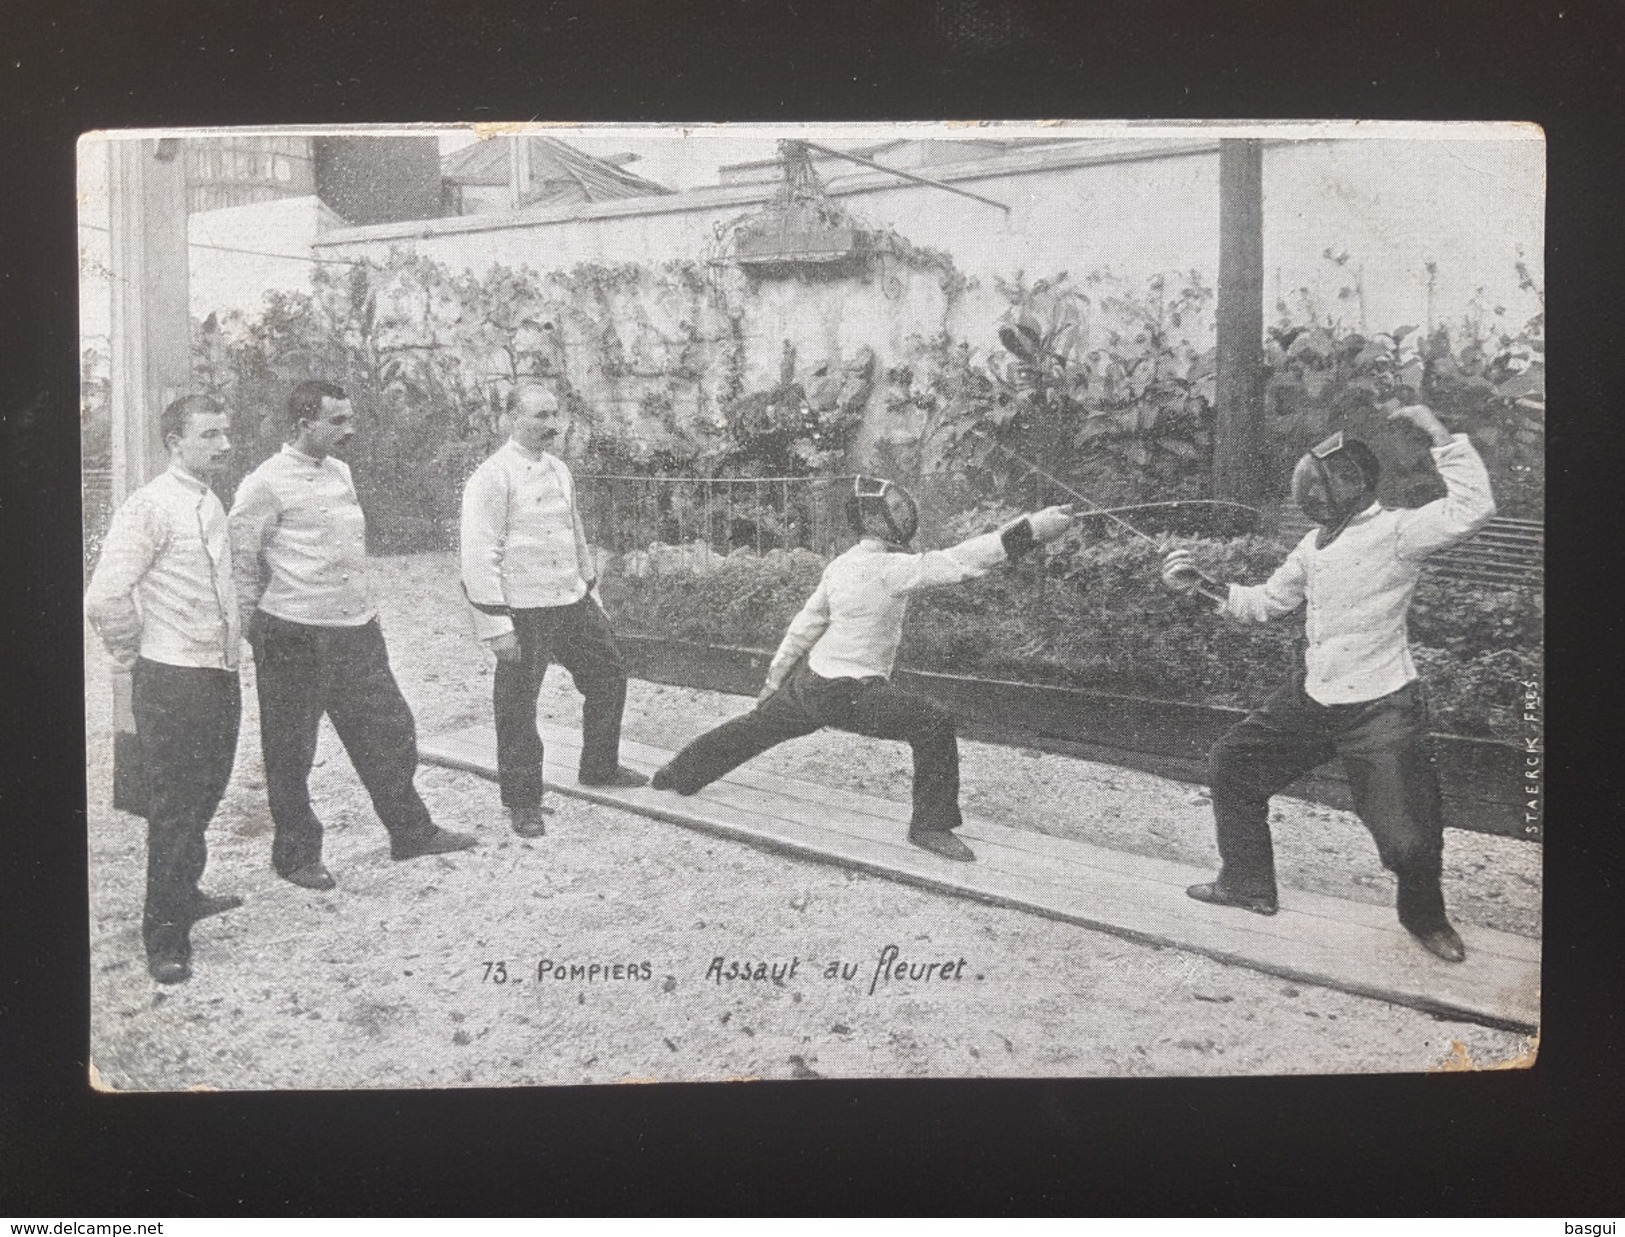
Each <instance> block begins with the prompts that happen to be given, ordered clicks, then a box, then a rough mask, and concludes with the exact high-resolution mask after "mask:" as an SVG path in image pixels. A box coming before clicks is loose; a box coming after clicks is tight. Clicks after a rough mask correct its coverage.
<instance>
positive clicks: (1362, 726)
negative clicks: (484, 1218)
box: [1162, 404, 1495, 962]
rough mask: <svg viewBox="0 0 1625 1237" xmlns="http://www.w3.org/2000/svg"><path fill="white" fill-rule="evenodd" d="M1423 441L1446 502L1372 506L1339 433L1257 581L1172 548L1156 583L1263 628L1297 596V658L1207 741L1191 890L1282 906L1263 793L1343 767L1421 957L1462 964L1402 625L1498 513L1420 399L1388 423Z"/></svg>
mask: <svg viewBox="0 0 1625 1237" xmlns="http://www.w3.org/2000/svg"><path fill="white" fill-rule="evenodd" d="M1389 419H1390V420H1393V421H1405V422H1409V423H1410V424H1412V425H1414V426H1416V427H1417V428H1419V429H1421V430H1422V431H1423V432H1424V433H1426V434H1427V435H1428V437H1429V438H1431V439H1432V440H1433V459H1434V462H1435V464H1436V465H1437V466H1438V469H1439V475H1440V476H1441V477H1442V478H1443V479H1444V483H1445V491H1446V492H1445V496H1444V497H1443V498H1441V499H1439V500H1438V501H1436V502H1431V503H1429V504H1427V506H1425V507H1420V508H1417V509H1415V510H1399V511H1388V510H1384V509H1383V507H1382V506H1381V505H1379V504H1378V503H1377V501H1376V495H1377V474H1378V468H1377V457H1376V455H1375V454H1374V453H1373V452H1372V451H1371V449H1370V448H1369V447H1367V446H1366V445H1365V444H1364V443H1363V442H1360V441H1359V440H1357V439H1353V438H1348V437H1345V436H1344V435H1343V434H1341V433H1337V434H1333V435H1332V436H1331V437H1330V438H1328V439H1327V440H1326V441H1325V442H1323V443H1321V444H1320V445H1319V446H1318V447H1316V448H1315V449H1314V450H1312V451H1310V452H1309V453H1308V454H1307V455H1305V456H1304V457H1303V458H1302V459H1301V460H1299V461H1298V466H1297V468H1296V470H1294V472H1293V474H1292V496H1293V498H1294V499H1295V500H1296V501H1297V503H1298V506H1299V507H1300V508H1301V509H1302V511H1303V513H1304V514H1305V515H1306V516H1308V517H1309V518H1310V519H1311V520H1313V521H1314V522H1315V523H1316V524H1317V525H1319V527H1318V528H1316V529H1315V531H1313V532H1311V533H1309V534H1308V535H1307V536H1305V537H1304V539H1303V540H1302V541H1300V542H1299V543H1298V544H1297V546H1296V547H1295V548H1294V549H1293V551H1292V553H1291V554H1289V555H1287V559H1286V562H1284V563H1282V564H1281V566H1280V567H1279V568H1277V569H1276V571H1275V574H1274V575H1272V576H1271V577H1270V578H1269V579H1268V580H1267V581H1266V582H1265V583H1263V584H1259V585H1252V586H1245V585H1240V584H1232V585H1230V586H1229V588H1228V590H1225V589H1223V588H1222V587H1221V586H1220V585H1218V584H1217V583H1215V582H1214V581H1213V580H1210V579H1208V578H1207V577H1206V576H1204V575H1203V574H1202V573H1201V572H1200V571H1199V570H1198V569H1197V567H1196V565H1195V563H1194V562H1193V561H1192V559H1191V555H1190V551H1188V550H1175V551H1174V552H1173V553H1172V554H1170V555H1168V557H1167V560H1166V561H1165V562H1164V564H1163V568H1162V578H1163V581H1164V582H1165V583H1166V584H1167V585H1168V586H1169V587H1170V588H1173V589H1175V590H1176V591H1179V592H1187V593H1188V592H1201V593H1202V594H1203V595H1205V596H1209V597H1211V598H1212V599H1213V600H1214V601H1215V602H1217V603H1218V608H1219V611H1220V613H1223V614H1228V615H1229V616H1230V617H1231V618H1236V619H1245V620H1252V621H1254V622H1260V623H1262V622H1267V621H1268V620H1270V619H1273V618H1278V617H1280V616H1281V615H1283V614H1288V613H1290V612H1291V611H1293V610H1296V609H1297V608H1298V607H1299V606H1300V605H1302V604H1304V603H1305V602H1306V601H1307V603H1308V615H1307V620H1306V628H1307V632H1306V634H1307V636H1308V646H1307V649H1306V651H1305V654H1304V665H1303V667H1302V668H1301V669H1299V670H1298V671H1297V672H1296V673H1295V674H1294V675H1293V677H1292V678H1291V680H1290V681H1288V682H1287V683H1286V684H1285V685H1283V686H1282V687H1281V688H1280V689H1279V690H1277V691H1276V692H1275V694H1274V695H1272V696H1271V697H1270V698H1269V699H1268V700H1266V701H1265V702H1264V703H1263V704H1262V705H1261V706H1260V707H1259V708H1257V709H1255V710H1254V711H1253V712H1252V713H1250V714H1249V715H1248V716H1247V718H1246V719H1245V720H1244V721H1242V722H1241V723H1240V724H1238V725H1237V726H1235V727H1233V728H1232V729H1231V730H1230V731H1229V732H1228V733H1227V734H1225V735H1224V737H1222V738H1221V739H1220V740H1219V741H1218V743H1217V744H1215V745H1214V747H1213V750H1212V752H1211V753H1210V754H1209V757H1208V769H1209V774H1208V780H1209V782H1210V784H1211V786H1212V790H1213V815H1214V818H1215V821H1216V823H1217V826H1218V834H1219V856H1220V859H1221V860H1222V866H1221V868H1220V870H1219V875H1218V879H1216V880H1214V881H1213V882H1212V883H1210V884H1202V885H1192V886H1191V887H1190V889H1189V890H1188V891H1187V892H1189V894H1190V896H1191V897H1193V898H1195V899H1197V900H1198V901H1201V902H1212V903H1216V904H1218V905H1220V906H1235V907H1240V908H1242V909H1243V910H1249V911H1253V912H1255V913H1257V914H1260V915H1273V914H1275V911H1276V893H1275V857H1274V851H1273V848H1272V843H1271V840H1270V827H1269V801H1270V796H1272V795H1274V794H1275V793H1276V792H1277V791H1280V790H1282V789H1284V788H1285V787H1286V786H1288V785H1289V784H1291V783H1292V782H1294V781H1296V780H1297V779H1298V778H1299V777H1302V776H1303V775H1304V774H1305V773H1308V772H1309V771H1310V770H1311V769H1314V768H1315V767H1316V766H1318V765H1321V764H1324V763H1325V762H1326V761H1328V760H1330V759H1331V758H1332V757H1333V756H1334V755H1335V756H1341V757H1342V758H1343V767H1344V769H1345V770H1346V771H1347V773H1348V779H1349V789H1350V790H1351V791H1352V792H1353V795H1354V810H1355V811H1356V812H1358V813H1359V815H1360V819H1361V820H1362V821H1363V822H1364V823H1365V826H1366V828H1368V829H1369V830H1371V833H1372V835H1373V837H1375V839H1376V843H1377V853H1378V855H1379V856H1380V857H1381V859H1382V863H1383V866H1384V867H1386V868H1388V869H1389V870H1390V871H1392V872H1393V873H1394V875H1395V876H1396V877H1397V878H1398V881H1399V895H1398V903H1397V909H1398V912H1399V921H1400V923H1401V924H1403V925H1404V926H1405V928H1406V929H1407V930H1408V931H1409V932H1410V933H1411V935H1412V936H1414V937H1416V939H1417V940H1419V941H1420V942H1421V943H1422V945H1423V946H1424V947H1425V948H1426V949H1428V950H1429V951H1430V952H1432V953H1434V954H1436V955H1438V956H1439V957H1441V958H1443V959H1445V960H1446V961H1447V962H1460V961H1461V960H1462V959H1463V958H1465V957H1466V956H1467V955H1466V950H1465V948H1464V947H1463V946H1462V943H1461V937H1460V936H1458V935H1457V934H1456V930H1455V929H1454V928H1453V927H1451V925H1450V921H1449V919H1448V918H1446V916H1445V906H1444V893H1443V891H1442V890H1441V888H1440V874H1441V868H1442V860H1443V853H1444V823H1443V818H1442V815H1441V808H1440V796H1439V775H1438V771H1437V770H1436V769H1435V768H1434V766H1433V761H1432V755H1431V752H1430V751H1429V747H1428V714H1427V697H1426V694H1425V692H1424V690H1423V686H1422V684H1421V682H1420V681H1419V680H1418V679H1417V675H1416V666H1415V664H1414V663H1413V662H1412V660H1411V650H1410V644H1409V641H1408V639H1407V636H1406V630H1405V616H1406V613H1407V611H1409V609H1410V604H1411V595H1412V594H1413V593H1414V592H1415V591H1416V581H1417V578H1418V576H1419V575H1420V574H1421V570H1422V563H1423V561H1424V560H1425V559H1426V558H1427V556H1428V555H1430V554H1433V553H1435V552H1437V551H1439V550H1442V549H1444V548H1446V547H1447V546H1451V545H1455V544H1456V543H1457V542H1459V541H1462V540H1465V539H1466V538H1468V537H1470V536H1472V535H1473V534H1474V533H1475V532H1477V531H1478V530H1479V529H1481V528H1483V527H1484V525H1485V524H1486V523H1487V522H1488V521H1489V519H1490V517H1491V516H1493V515H1494V514H1495V500H1494V498H1493V497H1492V496H1491V494H1490V479H1489V474H1488V473H1487V472H1486V471H1485V469H1484V463H1483V461H1482V460H1481V459H1479V457H1478V452H1477V451H1475V450H1474V449H1473V445H1472V443H1471V442H1469V441H1468V439H1467V436H1466V435H1465V434H1454V435H1453V434H1451V433H1450V431H1449V430H1447V429H1446V428H1445V427H1444V425H1443V424H1442V423H1441V422H1440V421H1439V418H1438V417H1436V416H1434V415H1433V413H1432V412H1431V411H1430V410H1429V409H1427V408H1425V407H1423V406H1421V405H1420V404H1417V405H1412V406H1410V407H1406V408H1400V409H1398V410H1397V411H1395V412H1393V413H1391V414H1389Z"/></svg>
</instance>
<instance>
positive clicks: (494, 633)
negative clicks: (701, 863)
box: [462, 384, 649, 838]
mask: <svg viewBox="0 0 1625 1237" xmlns="http://www.w3.org/2000/svg"><path fill="white" fill-rule="evenodd" d="M507 412H508V417H509V420H510V423H511V426H510V430H509V433H510V434H511V437H510V438H509V439H508V441H507V443H506V444H504V445H503V447H502V448H501V449H500V450H499V451H497V453H496V454H495V455H493V456H491V457H490V458H489V459H487V460H486V461H485V462H484V463H483V464H481V465H480V466H479V467H478V468H476V469H475V470H474V475H473V476H471V477H470V478H469V479H468V485H467V487H466V488H465V489H464V490H463V520H462V564H463V588H464V591H465V592H466V593H467V594H468V600H469V602H470V603H471V604H472V605H473V607H474V611H475V615H474V624H475V631H476V633H477V634H478V635H479V637H480V638H481V639H482V640H483V641H484V642H485V645H486V647H487V648H489V649H490V650H491V652H492V653H493V654H495V656H496V659H497V666H496V674H495V675H494V676H493V684H492V696H493V705H494V709H495V713H496V729H497V778H498V781H499V784H500V786H501V793H502V802H503V805H504V806H505V807H506V808H507V809H508V812H509V815H510V817H511V818H512V820H513V830H514V832H515V833H517V834H518V835H519V836H520V837H527V838H529V837H539V836H541V835H542V833H543V832H545V829H544V826H543V822H542V740H541V735H540V734H539V732H538V731H537V729H536V700H537V697H538V696H539V695H540V694H541V690H542V676H543V675H545V674H546V673H547V667H548V665H549V664H550V663H552V662H555V661H556V662H558V663H559V664H560V665H562V666H563V667H564V668H565V669H566V670H568V671H569V672H570V677H571V678H572V679H573V680H574V681H575V685H576V690H577V691H579V692H580V693H581V695H582V697H583V700H582V706H581V764H580V766H579V770H578V773H577V776H578V778H579V780H580V782H581V783H582V785H585V786H641V785H643V784H644V783H645V782H647V781H648V780H649V779H648V778H646V777H644V776H643V774H641V773H637V772H635V771H633V770H631V769H628V768H625V767H624V766H622V764H621V763H620V749H621V712H622V710H623V709H624V708H625V706H626V669H625V667H624V666H623V665H622V663H621V655H620V650H618V649H617V648H616V647H615V636H614V633H613V632H611V631H610V627H609V619H608V618H607V617H606V616H605V614H604V611H603V609H602V608H601V607H600V606H599V604H598V601H597V599H596V598H594V597H593V595H592V588H593V586H594V585H595V584H596V583H597V582H598V581H597V574H596V572H595V571H594V569H593V562H592V554H591V552H590V551H589V550H588V548H587V538H586V536H585V534H584V533H583V532H582V527H581V516H580V513H579V512H578V511H577V510H576V500H575V483H574V481H573V480H572V479H571V476H570V470H569V469H568V468H567V467H565V465H564V461H563V460H561V459H559V458H558V457H557V456H556V455H553V454H551V453H550V452H549V450H548V448H549V447H552V446H554V445H556V444H557V443H558V442H559V440H560V438H561V437H562V435H563V432H564V430H565V428H566V422H565V418H564V416H563V413H562V412H561V410H560V408H559V400H558V397H557V396H556V395H554V394H553V392H552V391H550V390H548V389H547V388H546V387H543V386H538V385H535V384H527V385H524V386H520V387H516V388H515V389H514V390H513V391H511V392H509V394H508V398H507Z"/></svg>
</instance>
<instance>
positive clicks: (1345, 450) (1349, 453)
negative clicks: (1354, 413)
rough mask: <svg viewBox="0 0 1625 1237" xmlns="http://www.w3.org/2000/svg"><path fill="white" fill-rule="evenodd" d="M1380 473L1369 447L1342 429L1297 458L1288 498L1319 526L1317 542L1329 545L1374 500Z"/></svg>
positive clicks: (1322, 545)
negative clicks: (1290, 493) (1290, 492)
mask: <svg viewBox="0 0 1625 1237" xmlns="http://www.w3.org/2000/svg"><path fill="white" fill-rule="evenodd" d="M1380 472H1381V469H1380V467H1379V465H1378V464H1377V457H1376V454H1375V453H1374V452H1373V451H1372V450H1371V448H1370V447H1368V446H1366V445H1365V443H1363V442H1361V441H1360V440H1359V439H1358V438H1350V437H1348V436H1347V435H1345V434H1344V433H1343V431H1342V430H1338V432H1337V433H1335V434H1333V435H1332V436H1331V437H1330V438H1328V439H1326V441H1325V442H1323V443H1321V444H1320V445H1319V446H1317V447H1314V448H1311V449H1310V450H1309V451H1308V452H1307V453H1306V454H1305V455H1304V457H1303V458H1302V459H1301V460H1299V461H1298V466H1297V467H1296V468H1294V469H1293V470H1292V499H1293V501H1294V502H1296V503H1297V504H1298V510H1300V511H1302V512H1303V513H1304V515H1306V516H1308V517H1309V518H1310V519H1311V520H1313V521H1314V522H1315V523H1316V524H1319V525H1320V536H1319V537H1318V538H1317V539H1316V544H1317V545H1319V546H1321V547H1325V546H1328V545H1330V544H1331V543H1332V542H1333V541H1335V540H1336V539H1337V535H1338V534H1339V533H1341V532H1342V531H1343V529H1344V528H1345V527H1347V526H1348V522H1349V521H1350V520H1352V519H1353V518H1354V517H1355V516H1356V515H1358V514H1359V513H1360V512H1362V511H1364V510H1365V509H1366V508H1367V507H1369V506H1370V505H1371V504H1372V503H1373V502H1374V501H1376V497H1377V477H1378V474H1379V473H1380Z"/></svg>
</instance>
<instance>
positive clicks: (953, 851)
mask: <svg viewBox="0 0 1625 1237" xmlns="http://www.w3.org/2000/svg"><path fill="white" fill-rule="evenodd" d="M846 514H847V519H848V520H849V522H850V523H851V525H852V531H853V532H855V533H856V534H857V536H858V543H857V544H856V545H854V546H853V547H852V548H851V549H849V550H847V551H846V552H845V553H844V554H842V555H840V556H839V557H837V558H835V559H834V560H833V561H832V562H831V563H830V564H829V566H828V567H826V568H825V569H824V574H823V577H822V579H820V580H819V583H818V587H817V589H815V590H814V591H813V594H812V596H811V597H809V598H808V599H807V603H806V605H804V606H803V607H802V608H801V612H800V613H799V614H797V615H796V617H795V618H794V619H793V620H792V621H791V623H790V626H789V629H788V630H787V631H786V632H785V635H784V640H783V642H782V643H780V645H779V649H778V652H776V653H775V654H774V655H773V660H772V662H771V663H770V664H769V666H768V669H767V681H766V683H765V684H764V685H763V687H762V691H761V694H760V696H759V698H758V703H757V706H756V708H755V709H754V710H753V711H752V712H750V713H747V714H746V715H745V716H743V717H738V718H735V719H734V720H733V721H730V722H726V723H724V724H723V725H722V726H719V727H717V728H716V729H715V730H712V731H710V732H709V733H707V734H703V735H701V736H700V737H699V738H697V739H695V740H694V742H692V743H690V744H689V745H688V746H687V747H685V748H684V749H683V750H682V751H680V752H678V753H677V755H676V756H674V757H673V758H672V760H671V763H670V764H668V765H666V766H665V767H664V768H663V769H661V770H660V771H659V772H658V773H656V774H655V776H654V782H653V785H654V787H655V789H656V790H674V791H676V792H677V793H678V794H688V795H691V794H695V793H696V792H698V791H699V790H700V789H701V788H702V787H704V786H707V785H709V784H710V783H712V782H714V781H716V780H717V779H718V778H720V777H722V776H724V775H725V774H727V773H729V772H731V771H732V770H734V769H736V768H738V767H739V766H740V765H742V764H744V763H745V762H746V761H747V760H749V759H751V758H752V757H753V756H757V755H760V754H761V753H762V752H765V751H766V750H767V749H768V748H770V747H773V746H775V745H776V744H779V743H783V742H784V741H785V740H787V739H794V738H797V737H799V736H801V735H807V734H811V733H812V732H813V731H815V730H818V729H820V728H821V727H824V726H830V727H833V728H835V729H837V730H848V731H852V732H854V733H856V734H861V735H869V736H871V737H873V738H877V739H901V740H903V741H904V742H906V743H907V744H908V745H909V746H910V748H912V749H913V755H914V789H913V798H914V809H913V814H912V816H911V817H910V820H909V831H908V840H909V841H910V842H912V843H913V844H914V845H916V846H918V847H921V848H922V849H924V850H928V851H931V852H932V853H933V854H937V855H941V856H942V857H944V858H947V859H958V860H962V861H963V860H971V859H974V858H975V857H976V856H975V854H974V853H973V852H972V851H971V849H970V847H968V846H966V845H965V843H964V842H962V841H960V840H959V839H958V838H957V837H955V836H954V834H953V830H955V829H957V828H958V827H959V825H960V824H961V818H960V813H959V745H958V740H957V739H956V738H955V736H954V724H953V719H952V718H951V717H949V716H948V714H946V713H944V712H943V711H942V710H941V709H939V708H937V707H936V706H935V705H933V704H932V703H930V702H929V701H927V700H924V699H922V698H921V697H919V696H915V695H912V694H910V693H909V692H905V691H902V690H901V689H899V688H897V687H894V686H892V684H891V673H892V663H893V662H894V661H895V660H896V657H897V646H898V644H899V643H900V642H901V640H902V637H903V618H904V614H905V612H906V610H907V607H908V602H909V599H910V598H911V597H912V596H913V595H914V594H915V593H918V592H921V591H923V590H925V589H930V588H938V587H942V586H944V585H949V584H958V583H959V582H961V581H963V580H970V579H973V578H975V577H976V576H980V575H983V574H985V573H986V572H988V571H989V570H991V569H992V568H993V567H994V566H996V565H997V564H999V563H1002V562H1004V561H1006V560H1007V559H1013V558H1017V557H1019V556H1021V555H1022V554H1024V553H1026V552H1028V551H1029V550H1031V549H1032V548H1033V547H1034V546H1036V545H1038V544H1039V543H1041V542H1045V541H1050V540H1053V539H1054V538H1056V537H1059V536H1060V535H1061V534H1062V533H1064V532H1065V531H1066V530H1067V528H1068V527H1069V526H1070V525H1071V522H1072V511H1071V508H1069V507H1047V508H1045V509H1044V510H1042V511H1036V512H1034V513H1032V514H1031V515H1025V516H1022V517H1021V518H1020V519H1018V520H1013V521H1011V522H1010V523H1009V524H1006V525H1005V526H1004V527H1003V528H1000V529H998V530H997V531H996V532H991V533H987V534H985V535H983V536H980V537H972V538H971V539H970V540H968V541H963V542H961V543H960V544H958V545H956V546H953V547H951V548H949V549H946V550H927V551H925V552H924V553H915V552H913V551H912V550H911V549H910V548H909V547H910V545H911V543H912V542H913V539H914V536H915V534H916V533H917V532H918V530H919V509H918V507H917V506H916V504H915V502H914V499H913V497H912V496H911V495H910V494H909V493H908V491H907V490H905V489H903V487H902V486H899V485H896V484H894V483H893V482H891V481H887V480H884V479H882V478H878V477H859V478H858V479H857V481H856V483H855V484H854V486H853V488H852V490H851V492H850V493H849V494H848V496H847V500H846Z"/></svg>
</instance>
